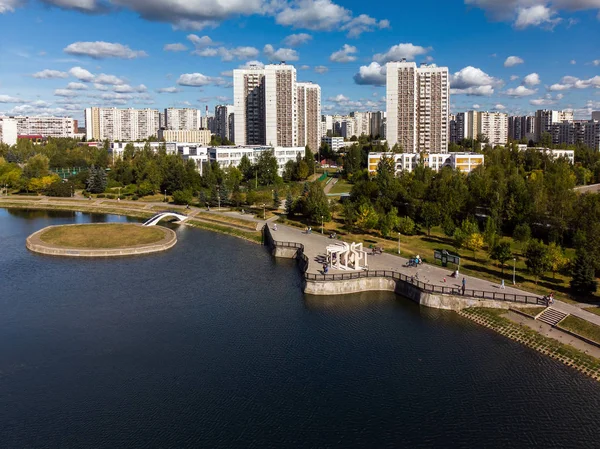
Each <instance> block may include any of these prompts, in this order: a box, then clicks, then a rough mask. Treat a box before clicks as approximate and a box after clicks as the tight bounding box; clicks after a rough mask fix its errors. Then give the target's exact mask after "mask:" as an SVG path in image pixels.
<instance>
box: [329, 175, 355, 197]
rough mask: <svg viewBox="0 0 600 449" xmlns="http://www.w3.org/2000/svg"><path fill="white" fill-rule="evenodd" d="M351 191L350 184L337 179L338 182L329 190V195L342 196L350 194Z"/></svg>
mask: <svg viewBox="0 0 600 449" xmlns="http://www.w3.org/2000/svg"><path fill="white" fill-rule="evenodd" d="M351 190H352V184H349V183H348V181H346V180H345V179H341V178H340V179H339V180H338V182H337V183H336V184H335V185H334V186H333V187H332V188H331V190H330V191H329V193H332V194H333V193H335V194H342V193H350V191H351Z"/></svg>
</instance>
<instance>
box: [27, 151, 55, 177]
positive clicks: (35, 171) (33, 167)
mask: <svg viewBox="0 0 600 449" xmlns="http://www.w3.org/2000/svg"><path fill="white" fill-rule="evenodd" d="M49 170H50V160H49V159H48V158H47V157H46V156H44V155H43V154H36V155H35V156H33V157H32V158H30V159H29V160H28V161H27V164H25V168H24V169H23V175H24V176H25V177H26V178H41V177H43V176H47V175H48V171H49Z"/></svg>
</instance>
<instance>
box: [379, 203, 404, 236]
mask: <svg viewBox="0 0 600 449" xmlns="http://www.w3.org/2000/svg"><path fill="white" fill-rule="evenodd" d="M399 223H400V219H399V218H398V209H396V208H395V207H392V208H391V209H390V211H389V212H388V213H387V214H385V215H383V216H381V217H380V219H379V230H380V231H381V235H383V236H384V237H387V236H389V235H390V234H391V233H392V232H393V231H394V229H396V228H397V227H398V224H399Z"/></svg>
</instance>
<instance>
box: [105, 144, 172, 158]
mask: <svg viewBox="0 0 600 449" xmlns="http://www.w3.org/2000/svg"><path fill="white" fill-rule="evenodd" d="M127 145H133V147H134V148H135V149H136V150H143V149H144V148H145V147H146V145H148V146H149V147H150V149H151V150H152V151H153V152H155V153H156V152H157V151H158V150H159V149H160V147H161V145H164V146H165V149H166V151H167V154H177V143H176V142H111V144H110V150H109V153H110V154H111V155H112V157H113V159H114V158H117V157H120V158H122V157H123V152H124V151H125V147H126V146H127ZM96 146H101V145H96Z"/></svg>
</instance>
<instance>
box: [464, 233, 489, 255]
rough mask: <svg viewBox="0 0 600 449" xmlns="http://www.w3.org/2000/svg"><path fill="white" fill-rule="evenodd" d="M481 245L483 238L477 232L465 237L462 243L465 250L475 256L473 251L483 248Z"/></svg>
mask: <svg viewBox="0 0 600 449" xmlns="http://www.w3.org/2000/svg"><path fill="white" fill-rule="evenodd" d="M483 243H484V242H483V236H482V235H481V234H480V233H479V232H474V233H472V234H469V235H467V237H466V238H465V240H464V242H463V246H464V247H465V248H466V249H468V250H470V251H473V254H475V251H477V250H478V249H481V248H483Z"/></svg>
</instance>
